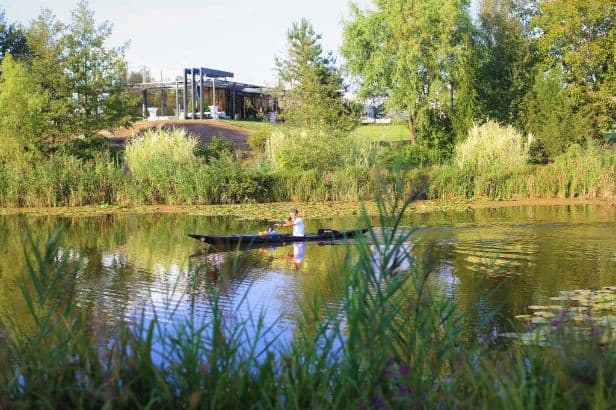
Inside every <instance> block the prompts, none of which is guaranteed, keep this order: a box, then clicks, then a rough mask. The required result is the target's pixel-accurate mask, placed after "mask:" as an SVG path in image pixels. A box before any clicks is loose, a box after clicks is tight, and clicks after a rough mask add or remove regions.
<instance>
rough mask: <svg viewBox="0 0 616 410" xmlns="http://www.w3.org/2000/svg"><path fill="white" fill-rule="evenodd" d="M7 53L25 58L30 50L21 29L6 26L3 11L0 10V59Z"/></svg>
mask: <svg viewBox="0 0 616 410" xmlns="http://www.w3.org/2000/svg"><path fill="white" fill-rule="evenodd" d="M7 53H11V54H12V55H13V57H27V56H28V55H29V54H30V49H29V47H28V42H27V41H26V36H25V34H24V30H23V28H22V27H21V26H19V25H16V24H8V23H7V21H6V16H5V12H4V10H0V59H2V58H4V56H5V55H6V54H7Z"/></svg>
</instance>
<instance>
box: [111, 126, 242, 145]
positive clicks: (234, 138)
mask: <svg viewBox="0 0 616 410" xmlns="http://www.w3.org/2000/svg"><path fill="white" fill-rule="evenodd" d="M157 127H162V128H184V129H185V130H186V131H187V132H188V133H190V134H193V135H195V136H196V137H197V138H198V139H199V141H200V142H201V143H202V144H207V143H209V142H210V141H211V139H212V137H214V136H218V135H220V136H223V137H225V138H227V139H228V140H229V141H231V142H232V143H233V147H234V148H235V149H236V150H248V149H250V148H249V146H248V142H247V141H248V136H249V135H250V134H252V131H251V130H248V129H245V128H240V127H236V126H234V125H231V124H229V123H227V122H224V121H218V120H161V121H139V122H136V123H134V124H133V125H132V126H131V127H130V128H120V129H119V130H116V131H114V132H113V133H110V132H105V133H103V135H105V136H106V137H108V138H109V140H110V141H111V143H112V144H113V145H117V146H123V145H124V144H125V143H126V139H127V138H129V137H131V136H134V135H139V133H141V132H143V131H144V130H147V129H150V128H157Z"/></svg>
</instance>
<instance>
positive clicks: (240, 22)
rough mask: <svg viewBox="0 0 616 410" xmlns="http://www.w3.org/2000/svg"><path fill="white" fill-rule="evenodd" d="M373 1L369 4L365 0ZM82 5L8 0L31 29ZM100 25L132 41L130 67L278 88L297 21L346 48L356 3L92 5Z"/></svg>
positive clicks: (93, 0)
mask: <svg viewBox="0 0 616 410" xmlns="http://www.w3.org/2000/svg"><path fill="white" fill-rule="evenodd" d="M360 3H361V4H368V3H369V1H368V0H361V2H360ZM75 4H76V1H75V0H4V1H2V0H0V6H1V7H3V8H4V9H5V10H6V18H7V20H8V21H9V22H13V21H18V22H21V23H23V24H27V23H28V22H29V21H30V20H32V19H33V18H34V17H36V16H37V15H38V14H39V12H40V10H41V9H42V8H49V9H51V10H52V11H53V12H54V13H55V14H56V16H57V17H58V18H59V19H60V20H61V21H63V22H68V21H69V20H70V11H71V10H72V9H74V7H75ZM89 4H90V8H92V9H93V10H94V11H95V13H96V20H97V22H102V21H104V20H108V21H110V22H111V23H113V37H112V39H111V44H113V45H118V44H121V43H123V42H124V41H126V40H129V39H130V46H129V48H128V51H127V59H128V62H129V65H130V68H131V69H133V70H137V69H138V67H139V66H140V65H146V66H147V67H149V68H151V69H152V72H153V74H154V75H155V77H160V73H161V70H162V72H163V75H164V76H165V77H168V78H171V77H175V75H179V74H181V69H182V68H183V67H189V66H195V67H198V66H204V67H210V68H217V69H221V70H226V71H231V72H233V73H235V79H236V80H238V81H243V82H249V83H256V84H265V85H272V84H273V83H274V79H275V74H274V71H273V67H274V57H275V56H276V55H280V54H282V53H283V52H284V50H285V47H286V32H287V29H288V28H289V26H290V25H291V22H293V21H297V20H299V19H300V18H302V17H307V18H308V19H309V20H310V21H311V22H312V23H313V25H314V27H315V29H316V31H317V32H318V33H322V34H323V37H322V44H323V48H324V49H325V50H334V52H337V51H338V48H339V47H340V44H341V41H342V21H343V19H344V18H345V17H347V16H348V15H349V0H308V1H301V0H219V1H214V0H192V1H179V0H175V1H173V0H148V1H143V0H90V1H89Z"/></svg>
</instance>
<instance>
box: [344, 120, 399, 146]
mask: <svg viewBox="0 0 616 410" xmlns="http://www.w3.org/2000/svg"><path fill="white" fill-rule="evenodd" d="M353 134H355V135H357V136H359V137H362V138H369V139H370V140H372V141H389V142H395V141H407V140H408V139H409V129H408V127H407V126H406V125H404V124H396V123H394V124H367V125H360V126H358V127H357V128H355V130H353Z"/></svg>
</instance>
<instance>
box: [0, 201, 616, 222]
mask: <svg viewBox="0 0 616 410" xmlns="http://www.w3.org/2000/svg"><path fill="white" fill-rule="evenodd" d="M563 205H599V206H615V205H616V204H615V203H614V202H611V201H607V200H602V199H576V198H574V199H567V198H543V199H520V200H503V201H497V200H487V199H474V200H459V201H453V200H452V201H448V200H445V201H443V200H423V201H416V202H414V203H412V204H411V205H410V211H411V212H415V213H425V212H437V211H462V210H466V209H481V208H507V207H517V206H563ZM294 207H297V208H299V209H300V212H302V214H303V215H305V217H306V218H326V217H341V216H356V215H361V213H362V211H363V209H364V208H365V209H366V211H367V213H368V215H371V216H372V215H378V209H377V206H376V203H375V202H374V201H369V202H337V201H334V202H266V203H255V204H230V205H137V206H126V205H86V206H73V207H71V206H65V207H52V208H0V215H2V216H4V215H26V216H67V217H78V216H101V215H113V214H143V215H145V214H168V213H176V214H189V215H200V216H236V217H243V218H245V219H271V218H275V217H277V216H278V217H279V216H280V215H281V214H286V213H287V212H288V210H289V209H291V208H294Z"/></svg>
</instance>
